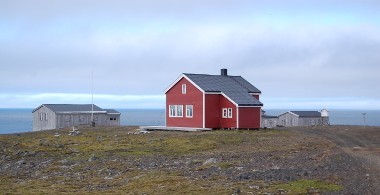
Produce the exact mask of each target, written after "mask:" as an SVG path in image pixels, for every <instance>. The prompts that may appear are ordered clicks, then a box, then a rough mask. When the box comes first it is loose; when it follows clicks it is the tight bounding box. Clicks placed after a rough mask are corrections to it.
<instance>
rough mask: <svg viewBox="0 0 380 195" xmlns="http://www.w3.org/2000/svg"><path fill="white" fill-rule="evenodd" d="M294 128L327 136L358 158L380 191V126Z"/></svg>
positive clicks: (367, 176) (368, 178) (369, 178)
mask: <svg viewBox="0 0 380 195" xmlns="http://www.w3.org/2000/svg"><path fill="white" fill-rule="evenodd" d="M293 130H294V131H297V132H300V133H305V134H308V135H315V136H322V137H325V138H327V139H329V140H331V141H332V142H334V143H335V144H336V145H337V146H338V147H340V148H341V149H342V150H343V151H344V152H345V153H347V154H349V155H350V156H352V157H353V158H355V159H358V160H359V161H360V162H361V163H362V164H363V167H365V168H366V169H367V171H368V173H366V174H365V177H366V178H365V179H366V180H369V181H370V182H371V183H372V185H373V186H374V187H375V189H376V191H377V192H380V127H359V126H328V127H302V128H301V127H299V128H295V129H293Z"/></svg>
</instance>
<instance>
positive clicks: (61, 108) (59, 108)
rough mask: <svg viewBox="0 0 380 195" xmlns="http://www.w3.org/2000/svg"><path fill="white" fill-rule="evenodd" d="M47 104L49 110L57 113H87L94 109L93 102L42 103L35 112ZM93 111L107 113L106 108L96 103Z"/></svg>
mask: <svg viewBox="0 0 380 195" xmlns="http://www.w3.org/2000/svg"><path fill="white" fill-rule="evenodd" d="M43 106H45V107H46V108H48V109H49V110H51V111H52V112H55V113H85V112H91V111H92V104H42V105H41V106H39V107H38V108H36V109H34V110H33V112H35V111H36V110H38V109H40V108H41V107H43ZM93 111H94V112H96V113H106V111H105V110H103V109H101V108H99V107H98V106H96V105H95V104H94V107H93Z"/></svg>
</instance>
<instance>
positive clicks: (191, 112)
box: [186, 105, 194, 118]
mask: <svg viewBox="0 0 380 195" xmlns="http://www.w3.org/2000/svg"><path fill="white" fill-rule="evenodd" d="M193 108H194V107H193V105H186V118H193V115H194V109H193Z"/></svg>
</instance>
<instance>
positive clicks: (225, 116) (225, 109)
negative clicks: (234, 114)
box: [222, 108, 227, 118]
mask: <svg viewBox="0 0 380 195" xmlns="http://www.w3.org/2000/svg"><path fill="white" fill-rule="evenodd" d="M222 117H223V118H227V108H223V109H222Z"/></svg>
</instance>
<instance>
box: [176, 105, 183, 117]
mask: <svg viewBox="0 0 380 195" xmlns="http://www.w3.org/2000/svg"><path fill="white" fill-rule="evenodd" d="M182 111H183V106H182V105H177V116H178V117H182V116H183V114H182Z"/></svg>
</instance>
